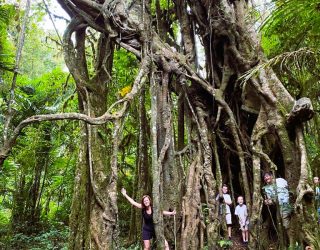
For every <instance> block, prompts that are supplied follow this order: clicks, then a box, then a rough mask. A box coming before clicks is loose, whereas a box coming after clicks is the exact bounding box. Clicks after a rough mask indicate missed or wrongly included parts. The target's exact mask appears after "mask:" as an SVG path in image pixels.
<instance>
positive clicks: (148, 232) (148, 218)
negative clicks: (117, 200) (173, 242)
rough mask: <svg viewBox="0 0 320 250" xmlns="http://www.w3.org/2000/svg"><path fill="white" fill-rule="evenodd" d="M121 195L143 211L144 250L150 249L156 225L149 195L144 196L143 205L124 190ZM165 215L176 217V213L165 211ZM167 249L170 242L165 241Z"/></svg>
mask: <svg viewBox="0 0 320 250" xmlns="http://www.w3.org/2000/svg"><path fill="white" fill-rule="evenodd" d="M121 193H122V194H123V196H124V197H126V199H127V200H128V201H129V202H130V203H131V204H132V205H133V206H135V207H137V208H140V209H142V217H143V226H142V239H143V245H144V250H149V249H150V245H151V244H150V240H151V239H152V238H153V237H154V236H155V232H154V224H153V219H152V214H153V211H152V202H151V198H150V196H149V195H144V196H143V197H142V199H141V203H138V202H136V201H135V200H133V199H132V198H131V197H130V196H129V195H127V191H126V190H125V189H124V188H122V189H121ZM163 214H164V215H175V214H176V211H172V212H169V211H163ZM165 249H166V250H169V245H168V242H167V241H166V240H165Z"/></svg>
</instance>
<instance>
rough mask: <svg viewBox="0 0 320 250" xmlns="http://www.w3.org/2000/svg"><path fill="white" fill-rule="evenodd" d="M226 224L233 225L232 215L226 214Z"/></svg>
mask: <svg viewBox="0 0 320 250" xmlns="http://www.w3.org/2000/svg"><path fill="white" fill-rule="evenodd" d="M226 222H227V225H231V224H232V221H231V214H226Z"/></svg>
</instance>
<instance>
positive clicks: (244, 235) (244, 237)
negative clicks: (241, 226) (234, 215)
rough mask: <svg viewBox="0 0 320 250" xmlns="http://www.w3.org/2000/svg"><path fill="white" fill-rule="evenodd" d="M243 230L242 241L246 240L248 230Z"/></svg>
mask: <svg viewBox="0 0 320 250" xmlns="http://www.w3.org/2000/svg"><path fill="white" fill-rule="evenodd" d="M241 232H242V241H243V242H246V241H247V240H246V231H241Z"/></svg>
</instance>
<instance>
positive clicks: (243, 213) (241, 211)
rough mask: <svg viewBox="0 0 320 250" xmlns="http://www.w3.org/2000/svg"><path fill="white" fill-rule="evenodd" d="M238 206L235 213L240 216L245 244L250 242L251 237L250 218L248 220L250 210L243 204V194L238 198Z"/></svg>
mask: <svg viewBox="0 0 320 250" xmlns="http://www.w3.org/2000/svg"><path fill="white" fill-rule="evenodd" d="M237 202H238V204H239V205H238V206H236V210H235V212H234V214H235V215H237V216H238V218H239V224H240V229H241V231H242V240H243V243H244V244H247V243H248V238H249V230H248V225H249V220H248V210H247V206H246V205H245V204H243V196H239V197H238V199H237Z"/></svg>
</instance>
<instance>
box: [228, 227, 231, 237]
mask: <svg viewBox="0 0 320 250" xmlns="http://www.w3.org/2000/svg"><path fill="white" fill-rule="evenodd" d="M228 236H229V238H231V227H228Z"/></svg>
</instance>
